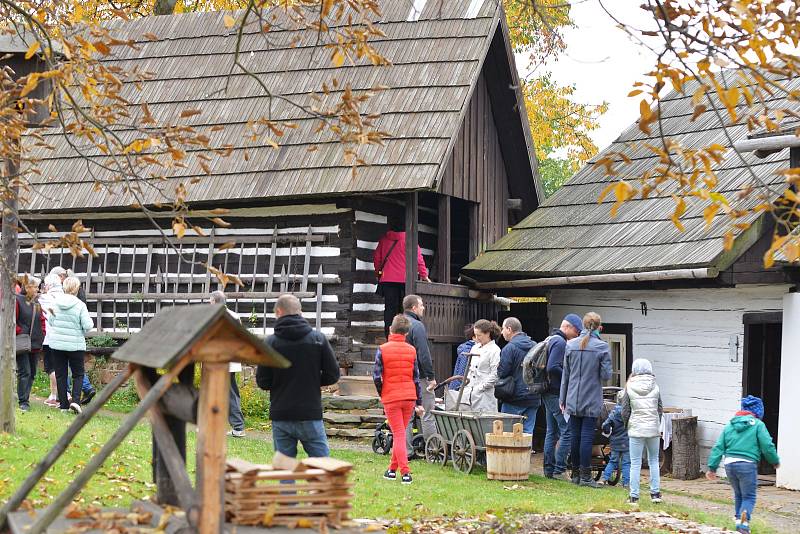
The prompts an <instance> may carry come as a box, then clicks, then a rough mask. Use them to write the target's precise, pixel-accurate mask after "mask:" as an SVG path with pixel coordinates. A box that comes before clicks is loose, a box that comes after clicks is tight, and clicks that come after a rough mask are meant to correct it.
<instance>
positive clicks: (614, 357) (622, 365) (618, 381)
mask: <svg viewBox="0 0 800 534" xmlns="http://www.w3.org/2000/svg"><path fill="white" fill-rule="evenodd" d="M600 337H601V338H603V341H605V342H606V343H608V347H609V349H611V368H612V374H611V379H610V380H607V381H606V382H605V383H604V384H603V385H604V386H614V387H618V388H624V387H625V382H626V381H627V379H628V373H627V370H628V354H627V353H628V350H627V347H628V343H627V336H626V335H625V334H600Z"/></svg>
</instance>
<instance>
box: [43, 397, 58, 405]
mask: <svg viewBox="0 0 800 534" xmlns="http://www.w3.org/2000/svg"><path fill="white" fill-rule="evenodd" d="M44 405H45V406H49V407H51V408H58V399H55V398H52V397H48V399H47V400H46V401H44Z"/></svg>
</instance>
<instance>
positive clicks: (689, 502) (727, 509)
mask: <svg viewBox="0 0 800 534" xmlns="http://www.w3.org/2000/svg"><path fill="white" fill-rule="evenodd" d="M664 497H665V500H666V501H667V502H669V503H671V504H678V505H681V506H686V507H687V508H693V509H695V510H703V511H705V512H712V513H717V514H722V515H730V516H733V512H732V506H731V504H730V503H725V504H721V503H718V502H715V501H709V500H707V499H702V498H699V497H691V496H689V495H678V494H675V493H668V494H667V495H665V496H664ZM754 515H755V517H758V518H759V519H761V520H762V521H764V522H765V523H767V524H768V525H769V526H771V527H772V528H774V529H775V530H777V531H778V532H785V533H787V534H794V533H796V532H800V517H798V516H796V515H793V514H779V513H776V512H771V511H769V510H764V509H763V508H760V507H758V506H756V511H755V514H754ZM732 519H733V517H731V520H732Z"/></svg>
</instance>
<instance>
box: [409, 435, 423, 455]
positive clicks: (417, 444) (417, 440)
mask: <svg viewBox="0 0 800 534" xmlns="http://www.w3.org/2000/svg"><path fill="white" fill-rule="evenodd" d="M411 452H413V453H414V456H416V457H418V458H425V436H423V435H422V434H417V435H416V436H414V439H412V440H411Z"/></svg>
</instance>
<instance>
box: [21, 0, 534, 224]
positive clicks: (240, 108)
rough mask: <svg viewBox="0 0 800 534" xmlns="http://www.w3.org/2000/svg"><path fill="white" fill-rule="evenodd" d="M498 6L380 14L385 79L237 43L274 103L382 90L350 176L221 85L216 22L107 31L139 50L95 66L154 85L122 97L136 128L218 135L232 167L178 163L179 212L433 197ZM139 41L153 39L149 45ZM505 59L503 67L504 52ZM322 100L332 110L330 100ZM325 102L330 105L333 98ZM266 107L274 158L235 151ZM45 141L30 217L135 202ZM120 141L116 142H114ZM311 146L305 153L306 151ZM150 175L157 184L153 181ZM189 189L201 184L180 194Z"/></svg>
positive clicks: (439, 6) (271, 42)
mask: <svg viewBox="0 0 800 534" xmlns="http://www.w3.org/2000/svg"><path fill="white" fill-rule="evenodd" d="M416 4H419V3H416ZM500 5H501V3H500V2H499V1H498V0H474V1H472V0H471V1H457V2H451V1H443V0H429V1H427V2H425V3H424V9H423V10H422V12H421V13H420V14H419V18H418V20H409V19H410V15H411V13H410V10H411V9H412V2H381V7H382V10H383V15H382V17H381V19H380V20H378V21H376V24H377V27H378V28H379V29H380V30H382V31H383V32H385V34H386V37H381V38H376V39H375V41H374V43H375V48H376V49H377V50H378V51H379V52H381V53H382V54H383V55H384V56H385V57H387V58H388V59H389V60H390V61H392V63H393V65H391V66H374V65H372V64H371V63H370V62H369V61H367V60H359V61H357V62H356V64H354V65H352V64H350V63H349V62H346V63H345V66H343V67H341V68H338V69H335V68H334V67H333V65H332V64H331V61H330V54H331V52H330V49H327V48H323V47H322V46H319V44H318V42H317V35H316V33H315V32H312V31H304V32H303V31H292V30H283V31H273V32H270V33H269V36H268V38H266V37H265V35H263V34H261V33H258V32H257V29H256V28H250V29H249V30H248V31H246V32H245V34H244V37H243V40H242V43H241V47H242V48H241V49H242V51H243V53H242V56H241V59H242V61H243V62H244V64H245V65H246V66H247V68H249V69H251V70H252V72H254V73H257V74H258V76H259V77H260V78H261V79H262V80H263V82H264V83H265V84H266V85H267V86H268V87H270V89H271V90H272V91H273V93H275V94H277V95H280V96H282V97H288V98H291V99H292V100H293V101H294V102H299V103H303V104H306V105H309V106H310V105H314V104H315V101H314V99H313V98H314V93H315V92H317V91H320V88H321V87H322V84H323V82H327V83H328V86H330V85H331V83H330V82H331V80H332V79H333V78H336V79H337V80H338V82H339V84H340V86H343V85H344V84H350V85H351V86H352V88H353V89H354V90H355V91H356V92H363V91H367V90H369V89H371V88H374V87H376V86H385V87H386V89H385V90H383V91H380V92H378V93H376V94H375V96H373V97H372V98H371V99H370V100H369V102H368V104H367V105H366V106H365V108H364V111H365V112H366V113H375V114H380V119H378V121H377V129H379V130H382V131H386V132H388V133H389V134H390V137H389V138H388V139H387V140H386V141H385V145H384V146H371V147H368V148H366V149H362V150H361V151H360V153H359V154H360V155H361V156H362V157H363V158H364V159H365V160H366V162H367V165H366V166H362V167H360V168H359V169H358V172H357V173H356V175H355V176H353V175H352V173H351V167H350V166H349V165H348V163H347V162H346V161H345V159H344V157H343V156H344V146H343V145H342V144H340V143H338V142H335V141H334V139H333V137H332V136H331V135H329V134H325V133H317V132H315V127H316V126H317V124H318V123H316V122H314V121H313V120H310V119H308V118H306V116H305V114H304V113H303V112H302V111H299V110H298V109H297V107H296V106H295V105H293V104H291V103H287V102H285V101H283V100H280V99H272V100H271V101H270V100H269V98H268V97H267V96H265V93H264V91H263V90H262V88H261V87H260V86H259V85H258V83H257V82H256V81H255V80H254V79H252V78H251V77H248V76H247V75H244V74H235V75H233V76H231V77H229V76H228V73H229V71H230V70H231V67H232V58H233V51H234V49H235V42H236V36H235V34H234V32H233V31H232V30H228V29H226V28H225V25H224V23H223V17H224V16H225V14H226V13H225V12H208V13H190V14H181V15H175V16H160V17H145V18H142V19H138V20H134V21H130V22H125V23H121V22H120V23H117V24H115V25H114V26H113V32H112V35H114V37H116V38H118V39H134V40H135V41H136V42H137V46H138V47H139V50H133V49H130V48H128V47H115V49H114V53H113V55H112V56H109V57H108V59H107V60H106V61H105V63H106V64H108V66H122V67H124V68H125V69H126V70H131V69H134V68H138V69H141V70H142V71H151V72H153V73H155V78H154V79H153V80H151V81H145V82H143V84H142V85H143V89H142V90H141V91H137V90H135V89H134V87H133V85H132V84H130V83H126V84H125V87H124V88H123V90H122V92H121V93H122V96H124V97H125V98H127V99H129V100H130V102H131V106H130V110H131V114H132V116H133V117H138V116H141V113H142V110H141V109H140V105H139V104H140V102H142V101H146V102H147V103H148V105H149V109H150V111H151V112H152V114H153V116H155V117H156V118H157V119H158V120H159V121H160V122H163V121H172V120H174V122H176V123H180V124H187V125H191V126H196V127H197V128H210V127H213V126H215V125H222V126H224V127H225V128H224V130H223V131H219V132H214V133H210V134H209V136H210V138H211V141H212V145H213V146H215V147H220V146H222V145H224V144H225V143H232V144H234V145H235V146H234V150H233V154H232V155H231V156H229V157H228V158H223V157H221V156H215V155H213V154H209V155H210V156H211V157H212V158H213V160H212V161H211V162H209V164H208V165H209V167H210V168H211V169H212V171H213V172H212V174H211V175H210V176H207V175H206V174H205V172H204V171H203V170H202V169H201V167H200V165H199V161H198V160H196V159H195V158H191V157H190V158H187V160H186V163H187V168H185V169H181V168H177V169H174V170H170V171H169V177H168V178H167V184H166V185H165V186H164V187H166V188H167V190H169V191H171V190H172V189H173V187H169V186H170V185H177V183H179V182H184V183H186V185H187V187H188V200H190V201H194V202H202V201H209V202H211V201H220V200H242V199H244V200H247V199H262V198H280V197H300V196H304V197H309V196H310V197H313V196H326V197H328V196H331V195H347V194H374V193H381V192H399V191H411V190H425V189H427V190H436V189H437V187H438V183H439V181H440V180H441V175H442V173H443V172H444V166H445V163H446V161H447V158H448V156H449V154H450V152H451V151H452V145H453V139H454V137H455V136H457V134H458V131H459V127H460V125H461V123H462V121H463V113H464V111H465V109H466V107H467V104H468V102H469V99H470V97H471V95H472V92H473V90H474V88H475V86H476V84H477V81H478V78H479V76H480V73H481V70H482V67H483V64H484V60H485V59H486V57H487V53H488V51H489V47H490V45H491V44H492V41H493V38H495V36H496V35H498V34H499V35H500V36H501V38H502V39H503V40H504V42H505V45H506V47H509V46H510V45H509V44H508V39H507V29H506V28H505V18H504V14H503V11H502V8H501V7H500ZM234 15H235V13H234ZM412 18H413V17H412ZM503 30H506V31H503ZM145 34H153V35H155V36H157V39H156V40H150V39H148V38H147V37H145ZM295 41H297V42H296V43H295ZM508 58H509V59H511V58H513V55H512V54H511V53H509V54H508ZM226 84H228V86H227V90H225V87H226ZM514 85H516V84H514V83H511V82H509V83H508V84H507V86H514ZM516 91H517V94H519V91H518V89H517V90H516ZM334 93H336V92H334ZM512 94H513V93H512ZM323 98H328V99H327V100H323V101H325V102H329V103H335V100H334V96H331V97H323ZM335 98H336V99H337V100H338V94H336V95H335ZM512 99H513V98H512ZM503 104H505V105H506V106H508V107H512V108H514V109H515V110H517V111H516V112H517V118H516V119H515V120H517V122H518V123H519V124H517V125H516V130H514V132H515V133H514V135H518V136H521V135H523V133H524V137H525V138H526V139H525V140H524V141H523V142H521V143H517V145H519V146H520V147H521V148H520V149H517V152H520V153H519V154H517V155H516V157H517V158H524V160H525V161H527V162H528V167H530V171H529V174H528V182H529V187H530V188H531V189H532V190H533V189H535V187H536V180H535V178H534V171H533V164H532V161H531V155H530V154H531V153H532V151H531V148H532V147H531V143H530V136H529V130H528V123H527V118H526V115H525V111H524V107H523V108H520V107H519V106H518V105H517V102H516V101H514V102H504V103H503ZM493 105H498V103H494V102H493ZM268 108H271V116H272V118H273V119H274V120H280V121H291V122H294V123H296V124H297V125H298V127H297V129H293V130H292V129H290V130H287V131H286V133H285V135H284V136H282V137H280V138H276V139H277V140H278V142H279V143H280V145H281V146H280V148H278V149H275V148H273V147H271V146H269V145H268V144H267V143H266V142H263V141H259V142H258V143H256V144H253V143H252V142H251V141H245V135H246V133H247V122H248V120H250V119H253V118H258V117H260V116H262V115H263V114H264V112H265V110H266V109H268ZM187 109H201V110H202V113H201V114H199V115H195V116H193V117H190V118H188V119H179V115H180V113H181V111H184V110H187ZM520 125H521V126H522V127H521V128H520ZM505 129H506V130H510V128H505ZM45 135H46V137H47V141H48V142H49V143H51V144H53V145H54V146H55V149H54V150H42V151H41V152H40V154H39V155H40V156H41V157H42V158H43V160H42V161H41V164H40V168H41V171H42V175H41V176H40V177H36V176H34V177H33V178H32V181H33V182H34V183H40V184H42V186H40V189H41V190H43V194H34V195H31V197H32V198H31V200H30V203H29V204H28V206H27V208H28V209H30V210H64V209H86V208H112V207H123V206H129V205H130V204H131V203H132V202H133V199H132V197H131V196H130V195H128V194H119V195H109V194H108V193H107V192H106V191H103V190H98V189H97V188H95V186H94V180H93V177H92V174H94V175H96V176H101V177H103V176H108V175H107V174H104V173H105V172H106V171H104V170H103V169H101V168H99V167H97V166H92V165H87V163H86V161H85V159H83V158H81V157H79V156H78V154H76V152H75V151H74V150H73V149H72V148H71V147H70V146H69V145H68V143H67V141H66V139H65V138H64V137H63V135H61V134H60V133H57V132H52V133H49V134H45ZM120 135H121V137H123V138H125V132H121V134H120ZM129 135H130V134H129ZM312 146H316V150H313V151H312V150H310V149H311V147H312ZM526 148H527V150H525V149H526ZM88 152H89V153H91V154H92V158H93V160H94V161H97V162H102V161H103V160H107V158H108V156H106V155H103V154H100V153H98V151H97V150H89V151H88ZM245 152H246V153H247V158H245ZM89 167H92V168H91V172H89ZM153 171H154V172H158V173H164V171H163V169H160V168H154V169H153ZM192 177H199V178H201V180H200V181H199V182H198V183H195V184H189V181H190V179H191V178H192ZM143 189H144V191H143V195H144V198H145V203H151V202H157V201H163V198H159V194H158V192H157V191H155V190H152V189H149V188H146V187H145V188H143Z"/></svg>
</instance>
